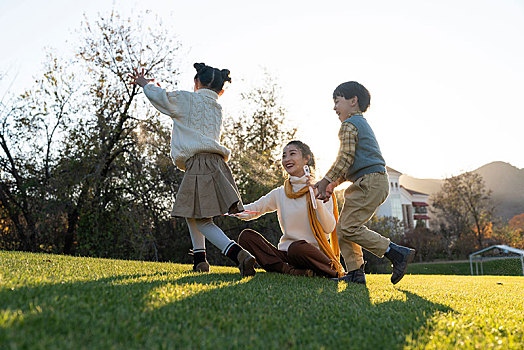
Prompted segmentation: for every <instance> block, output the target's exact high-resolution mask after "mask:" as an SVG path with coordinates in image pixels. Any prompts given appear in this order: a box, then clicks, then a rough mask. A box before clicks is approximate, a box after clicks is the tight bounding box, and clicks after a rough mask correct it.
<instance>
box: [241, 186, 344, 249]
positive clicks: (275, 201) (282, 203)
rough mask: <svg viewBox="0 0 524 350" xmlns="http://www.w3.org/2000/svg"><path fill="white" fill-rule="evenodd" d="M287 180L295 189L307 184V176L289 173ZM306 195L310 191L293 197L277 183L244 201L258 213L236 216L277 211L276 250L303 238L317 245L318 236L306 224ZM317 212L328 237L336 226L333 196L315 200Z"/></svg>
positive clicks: (243, 215) (243, 217) (250, 215)
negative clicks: (270, 188) (252, 198)
mask: <svg viewBox="0 0 524 350" xmlns="http://www.w3.org/2000/svg"><path fill="white" fill-rule="evenodd" d="M289 180H290V181H291V186H292V187H293V192H297V191H299V190H300V189H301V188H302V187H304V186H305V185H306V180H307V179H306V176H302V177H295V176H291V177H290V178H289ZM306 196H309V193H306V194H305V195H304V196H302V197H300V198H296V199H292V198H288V197H287V196H286V193H285V190H284V186H280V187H277V188H275V189H274V190H272V191H271V192H269V193H268V194H266V195H265V196H263V197H261V198H260V199H258V200H257V201H255V202H253V203H250V204H247V205H244V208H245V209H246V211H256V212H259V213H252V214H249V213H240V214H239V215H238V217H239V218H240V219H242V220H253V219H256V218H258V217H260V216H261V215H264V214H265V213H270V212H274V211H276V212H277V216H278V222H279V224H280V229H281V230H282V232H283V235H282V237H281V238H280V242H279V243H278V249H279V250H285V251H287V249H288V247H289V245H290V244H291V243H293V242H295V241H298V240H302V239H303V240H305V241H306V242H308V243H311V244H313V245H314V246H315V247H317V248H318V243H317V240H316V238H315V236H314V234H313V230H311V225H310V224H309V219H308V214H307V202H306ZM316 213H317V218H318V220H319V222H320V224H321V225H322V228H323V229H324V232H326V237H327V238H328V239H329V233H331V232H332V231H333V230H334V229H335V226H336V221H335V215H334V214H333V200H332V199H331V198H330V199H329V201H328V202H326V203H324V202H322V201H321V200H317V210H316Z"/></svg>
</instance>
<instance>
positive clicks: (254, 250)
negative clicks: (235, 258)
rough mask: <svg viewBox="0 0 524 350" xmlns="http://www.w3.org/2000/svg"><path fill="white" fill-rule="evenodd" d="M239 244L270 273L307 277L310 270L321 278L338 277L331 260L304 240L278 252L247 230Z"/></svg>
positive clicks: (256, 234) (253, 232)
mask: <svg viewBox="0 0 524 350" xmlns="http://www.w3.org/2000/svg"><path fill="white" fill-rule="evenodd" d="M238 244H240V245H241V246H242V248H244V249H246V250H247V251H249V252H250V253H251V254H253V256H254V257H255V259H256V260H257V262H258V264H259V265H260V266H261V267H262V268H263V269H264V270H266V271H268V272H279V273H285V274H289V275H302V276H305V275H307V271H306V269H310V270H313V272H314V273H315V274H316V275H319V276H325V277H337V272H336V271H335V270H333V269H332V268H331V264H330V259H329V258H328V257H327V256H326V255H325V254H324V253H322V252H321V251H320V250H319V249H318V248H317V247H315V246H314V245H312V244H309V243H307V242H306V241H304V240H300V241H296V242H293V243H291V245H290V246H289V248H288V250H287V252H286V251H283V250H278V249H277V248H276V247H275V246H274V245H272V244H271V243H269V242H268V241H267V240H266V239H265V238H264V237H262V235H261V234H260V233H258V232H256V231H253V230H250V229H247V230H244V231H242V233H240V236H238Z"/></svg>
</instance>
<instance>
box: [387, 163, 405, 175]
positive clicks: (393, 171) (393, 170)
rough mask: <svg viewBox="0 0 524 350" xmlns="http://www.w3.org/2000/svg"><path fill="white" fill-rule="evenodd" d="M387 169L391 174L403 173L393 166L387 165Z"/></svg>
mask: <svg viewBox="0 0 524 350" xmlns="http://www.w3.org/2000/svg"><path fill="white" fill-rule="evenodd" d="M386 171H387V172H388V174H390V173H397V174H399V175H402V173H401V172H400V171H398V170H395V169H393V168H391V167H388V166H387V165H386Z"/></svg>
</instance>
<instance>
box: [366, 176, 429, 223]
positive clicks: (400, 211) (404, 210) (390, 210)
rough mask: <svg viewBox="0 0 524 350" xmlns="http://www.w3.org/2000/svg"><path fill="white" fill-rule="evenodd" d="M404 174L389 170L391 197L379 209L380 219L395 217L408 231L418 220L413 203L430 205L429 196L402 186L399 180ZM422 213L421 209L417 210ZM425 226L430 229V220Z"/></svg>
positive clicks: (426, 221) (377, 213)
mask: <svg viewBox="0 0 524 350" xmlns="http://www.w3.org/2000/svg"><path fill="white" fill-rule="evenodd" d="M400 175H402V173H400V172H398V171H396V170H394V169H391V168H388V176H389V196H388V198H387V199H386V201H385V202H384V203H383V204H382V205H381V206H380V207H378V209H377V212H376V215H377V216H378V217H384V216H393V217H396V218H397V219H399V220H400V221H402V222H403V223H404V226H405V227H406V229H409V228H414V227H415V226H416V225H417V220H415V219H414V215H415V208H414V207H413V202H422V203H428V200H429V195H427V194H424V193H418V192H415V191H410V190H408V189H406V188H404V187H401V186H400V183H399V179H400ZM417 210H418V211H420V209H417ZM424 225H425V226H426V227H429V222H428V220H425V221H424Z"/></svg>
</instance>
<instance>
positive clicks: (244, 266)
mask: <svg viewBox="0 0 524 350" xmlns="http://www.w3.org/2000/svg"><path fill="white" fill-rule="evenodd" d="M237 259H238V269H239V270H240V275H241V276H242V277H246V276H254V275H255V273H256V271H255V263H256V260H255V258H254V257H253V255H251V254H250V253H249V252H248V251H247V250H245V249H242V250H241V251H240V252H238V255H237Z"/></svg>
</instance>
